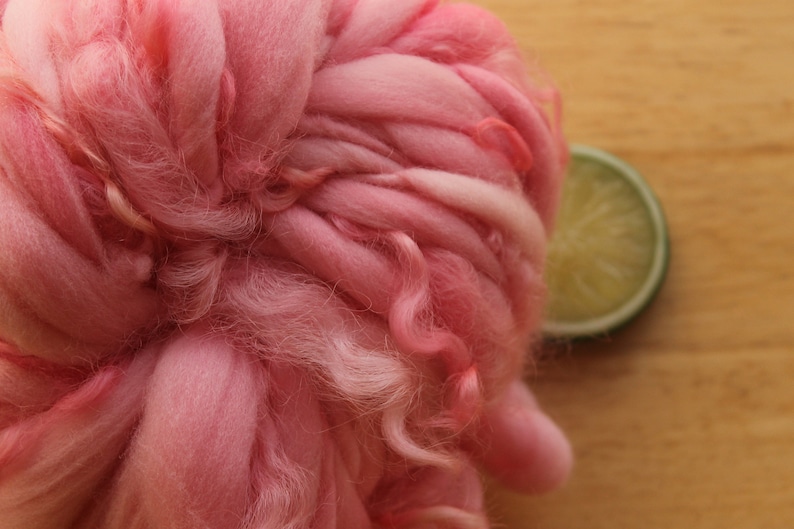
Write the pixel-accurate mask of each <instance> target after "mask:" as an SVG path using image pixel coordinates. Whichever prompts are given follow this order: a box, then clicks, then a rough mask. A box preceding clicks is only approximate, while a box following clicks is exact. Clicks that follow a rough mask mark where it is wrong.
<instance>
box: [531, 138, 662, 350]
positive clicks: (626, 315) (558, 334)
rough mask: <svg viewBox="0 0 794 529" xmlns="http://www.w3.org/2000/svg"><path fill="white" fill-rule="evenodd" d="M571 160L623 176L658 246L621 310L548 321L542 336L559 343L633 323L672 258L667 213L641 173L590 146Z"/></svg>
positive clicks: (575, 150) (575, 147)
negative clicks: (639, 202)
mask: <svg viewBox="0 0 794 529" xmlns="http://www.w3.org/2000/svg"><path fill="white" fill-rule="evenodd" d="M571 157H572V158H584V159H589V160H593V161H597V162H599V163H601V164H603V165H605V166H607V167H608V168H610V169H612V170H613V171H615V172H616V173H618V174H620V175H621V176H622V177H623V178H624V180H625V182H627V183H628V184H630V185H631V187H632V188H633V189H634V190H635V191H636V192H637V195H638V196H639V197H640V199H641V200H642V203H643V205H644V206H645V208H646V212H647V214H648V216H649V218H650V220H651V225H652V227H653V230H654V232H655V233H654V239H655V244H654V247H653V256H652V258H651V264H650V268H649V271H648V273H647V275H646V278H645V280H644V281H643V282H642V284H641V286H640V287H639V288H638V289H637V290H636V291H635V292H634V294H633V295H631V296H630V297H629V298H628V299H627V300H626V301H625V302H624V303H622V304H621V305H620V306H619V307H617V308H615V309H614V310H611V311H609V312H607V313H605V314H603V315H600V316H597V317H593V318H588V319H585V320H582V321H555V320H552V319H547V320H546V321H545V322H544V324H543V327H542V331H543V334H544V335H545V336H547V337H549V338H557V339H560V338H562V339H568V338H577V337H595V336H601V335H605V334H607V333H609V332H611V331H614V330H616V329H618V328H620V327H622V326H624V325H626V324H627V323H628V322H630V321H631V320H633V319H634V318H635V317H636V316H637V315H638V314H639V313H640V312H642V310H643V309H644V308H645V307H647V306H648V304H650V302H651V301H652V300H653V298H654V297H655V295H656V293H657V292H658V291H659V288H660V287H661V285H662V283H663V282H664V278H665V276H666V273H667V267H668V263H669V257H670V249H669V247H670V244H669V236H668V230H667V222H666V220H665V216H664V212H663V210H662V207H661V204H660V203H659V200H658V199H657V197H656V195H655V194H654V192H653V191H652V190H651V188H650V186H649V185H648V183H647V182H646V181H645V179H644V178H643V177H642V176H641V175H640V174H639V172H637V171H636V170H635V169H634V168H633V167H632V166H630V165H629V164H627V163H626V162H624V161H623V160H621V159H620V158H617V157H616V156H613V155H612V154H609V153H607V152H605V151H602V150H600V149H596V148H594V147H590V146H587V145H572V146H571Z"/></svg>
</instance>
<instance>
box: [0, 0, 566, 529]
mask: <svg viewBox="0 0 794 529" xmlns="http://www.w3.org/2000/svg"><path fill="white" fill-rule="evenodd" d="M0 10H2V35H1V36H0V219H2V229H0V527H2V528H3V529H17V528H19V529H31V528H35V529H46V528H53V529H55V528H125V529H127V528H166V527H167V528H185V529H187V528H219V529H225V528H229V529H238V528H239V529H243V528H245V529H249V528H250V529H264V528H278V529H284V528H308V527H312V528H337V527H339V528H367V527H405V528H408V527H461V528H476V527H487V525H488V522H487V520H486V518H485V515H484V514H483V512H484V510H483V500H482V491H481V487H480V481H479V477H478V473H477V469H478V468H479V467H482V468H484V469H485V470H487V471H489V472H491V473H492V474H494V475H495V476H496V477H497V478H499V479H501V480H503V481H504V482H505V483H506V484H507V485H509V486H512V487H515V488H519V489H523V490H530V491H532V490H538V491H539V490H545V489H548V488H551V487H553V486H555V485H557V484H559V483H560V482H561V481H562V480H563V479H564V477H565V475H566V474H567V471H568V467H569V465H570V453H569V449H568V445H567V443H566V441H565V439H564V437H563V436H562V434H561V433H560V432H559V430H558V429H557V428H556V427H555V426H554V425H553V423H552V422H551V421H550V420H549V419H548V418H547V417H546V416H545V415H544V414H543V413H542V411H540V410H539V409H538V406H537V404H536V403H535V402H534V400H533V398H532V396H531V394H530V393H529V391H528V390H527V388H526V387H525V386H524V385H523V383H522V382H521V381H520V375H521V372H522V369H523V365H524V360H525V358H524V357H525V355H526V353H527V351H528V350H529V347H530V346H531V344H532V337H533V336H534V334H535V333H534V330H535V329H536V328H537V325H538V321H539V318H540V310H541V307H542V300H543V293H544V287H543V282H542V267H543V260H544V251H545V246H546V239H547V236H548V234H549V230H550V229H551V224H552V218H553V215H554V212H555V206H556V203H557V195H558V192H559V187H560V175H561V172H562V168H563V166H564V164H565V152H566V151H565V145H564V142H563V140H562V137H561V133H560V130H559V124H558V120H557V117H556V116H557V115H558V114H557V111H556V110H555V105H556V94H555V92H554V91H553V90H551V89H547V88H543V87H541V86H539V85H535V84H533V82H531V81H530V78H529V77H528V75H527V73H526V67H525V66H524V64H523V63H522V61H521V58H520V56H519V53H518V51H517V49H516V46H515V44H514V43H513V41H512V40H511V38H510V37H509V36H508V34H507V32H506V30H505V28H504V27H503V26H502V25H501V23H500V22H498V21H497V20H496V19H495V18H493V17H492V16H491V15H489V14H487V13H485V12H483V11H481V10H479V9H478V8H475V7H471V6H467V5H458V4H441V5H438V2H436V1H434V0H400V1H393V0H290V1H289V2H287V1H273V2H263V1H261V0H201V1H195V0H193V1H191V0H8V1H0Z"/></svg>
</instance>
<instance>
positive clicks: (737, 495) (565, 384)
mask: <svg viewBox="0 0 794 529" xmlns="http://www.w3.org/2000/svg"><path fill="white" fill-rule="evenodd" d="M475 3H477V4H479V5H482V6H484V7H487V8H489V9H491V10H493V11H494V12H496V13H497V14H498V15H499V16H500V17H502V18H503V19H504V20H505V21H506V23H507V24H508V26H509V27H510V29H511V31H512V32H513V33H514V34H515V36H516V38H517V39H518V41H519V43H520V45H521V47H522V49H524V51H525V52H526V54H527V57H528V58H529V59H530V60H531V61H533V62H537V63H538V64H540V65H541V66H542V67H543V68H544V69H545V70H546V71H548V72H549V73H550V74H551V76H552V77H553V78H554V79H555V80H556V82H557V84H558V86H559V88H560V90H561V92H562V94H563V100H564V103H565V115H564V123H565V128H566V133H567V136H568V138H569V139H570V140H571V141H574V142H577V143H586V144H590V145H594V146H597V147H601V148H604V149H607V150H609V151H612V152H614V153H615V154H617V155H618V156H620V157H622V158H624V159H625V160H627V161H628V162H629V163H631V164H632V165H634V166H635V167H636V168H637V169H639V170H640V172H642V173H643V174H644V175H645V176H646V178H647V179H648V180H649V181H650V183H651V184H652V186H653V187H654V188H655V190H656V192H657V194H658V195H659V197H660V199H661V201H662V204H663V206H664V208H665V211H666V214H667V217H668V221H669V225H670V230H671V243H672V252H673V257H672V261H671V267H670V271H669V275H668V279H667V282H666V284H665V286H664V287H663V289H662V291H661V292H660V295H659V297H658V298H657V300H656V302H655V303H654V304H653V305H652V306H651V307H650V309H649V310H648V311H647V312H646V313H645V314H644V315H643V316H641V317H640V319H639V320H637V321H636V322H635V323H633V324H632V325H631V326H630V327H628V328H626V329H624V330H622V331H620V332H619V333H616V334H615V335H614V336H612V337H610V338H609V339H603V340H600V341H598V342H595V343H576V344H572V345H569V346H566V347H562V348H557V349H556V350H551V349H549V348H547V350H546V351H545V355H544V357H543V359H542V360H541V361H540V363H539V366H538V369H537V372H536V373H534V374H533V375H532V376H531V377H530V382H531V384H532V385H533V387H534V388H535V391H536V393H537V394H538V397H539V399H540V400H541V402H542V403H544V405H545V406H546V408H547V409H548V411H549V413H550V414H551V415H552V416H554V417H555V418H556V419H557V420H558V422H559V423H560V424H561V425H562V426H563V427H564V428H565V429H566V431H567V432H568V433H569V436H570V438H571V440H572V442H573V445H574V448H575V451H576V455H577V466H576V468H575V471H574V475H573V478H572V479H571V481H570V483H569V484H568V485H567V486H566V487H565V488H564V489H563V490H562V491H560V492H557V493H554V494H551V495H548V496H544V497H539V498H529V497H524V496H520V495H516V494H513V493H510V492H507V491H505V490H502V489H500V488H498V487H496V486H492V487H491V489H492V490H491V492H490V504H491V510H492V512H493V515H494V517H495V518H496V519H497V520H498V521H499V523H501V524H502V527H506V528H507V529H530V528H533V529H599V528H605V529H606V528H609V529H621V528H626V529H636V528H644V529H656V528H659V529H663V528H665V529H666V528H688V529H701V528H703V529H705V528H715V529H716V528H720V529H723V528H726V527H730V528H732V529H744V528H746V529H754V528H765V529H770V528H781V529H783V528H786V529H790V528H792V527H794V322H793V320H794V272H793V271H792V270H794V266H792V257H793V256H794V2H791V1H790V0H755V1H749V0H701V1H698V2H693V1H691V0H630V1H627V0H622V1H616V0H596V1H583V0H553V1H552V0H549V1H546V2H540V1H537V0H531V1H527V0H475Z"/></svg>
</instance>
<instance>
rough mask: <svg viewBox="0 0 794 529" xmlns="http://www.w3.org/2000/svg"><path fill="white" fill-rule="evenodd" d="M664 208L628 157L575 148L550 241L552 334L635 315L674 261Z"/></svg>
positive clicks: (590, 332)
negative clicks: (625, 159)
mask: <svg viewBox="0 0 794 529" xmlns="http://www.w3.org/2000/svg"><path fill="white" fill-rule="evenodd" d="M669 254H670V251H669V244H668V238H667V225H666V223H665V220H664V214H663V213H662V208H661V207H660V205H659V202H658V201H657V199H656V197H655V196H654V194H653V192H652V191H651V189H650V187H649V186H648V184H647V183H646V182H645V181H644V180H643V178H642V177H641V176H640V174H639V173H638V172H637V171H635V170H634V169H633V168H632V167H631V166H629V165H628V164H626V163H625V162H623V161H622V160H620V159H618V158H616V157H614V156H612V155H611V154H609V153H606V152H604V151H601V150H598V149H594V148H592V147H587V146H583V145H574V146H572V147H571V161H570V164H569V167H568V174H567V177H566V180H565V183H564V185H563V190H562V198H561V203H560V209H559V213H558V216H557V221H556V225H555V232H554V235H553V236H552V239H551V242H550V245H549V254H548V260H547V264H546V275H545V277H546V283H547V285H548V288H549V298H548V302H547V306H546V319H545V323H544V326H543V331H544V333H545V334H546V335H547V336H551V337H557V338H569V337H570V338H573V337H584V336H597V335H602V334H605V333H607V332H609V331H612V330H614V329H616V328H618V327H620V326H622V325H624V324H625V323H627V322H628V321H629V320H631V319H632V318H634V317H635V316H636V315H637V314H638V313H639V312H640V311H642V309H643V308H645V307H646V306H647V305H648V303H649V302H650V301H651V300H652V299H653V297H654V295H655V294H656V292H657V291H658V290H659V287H660V286H661V284H662V281H663V280H664V276H665V273H666V271H667V263H668V260H669Z"/></svg>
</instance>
